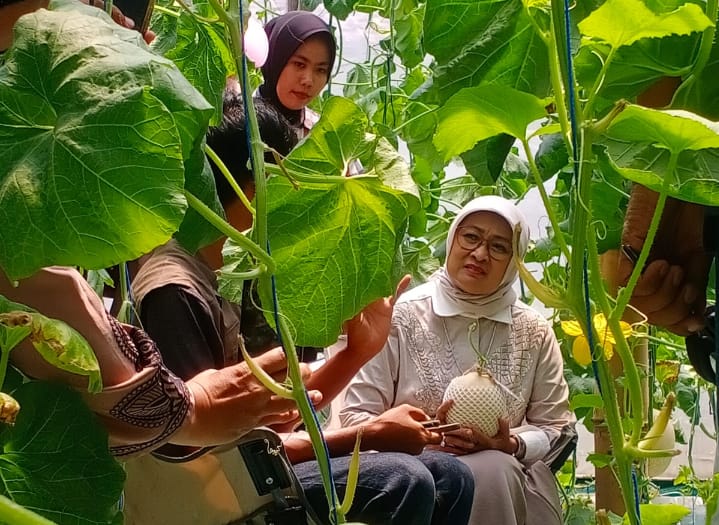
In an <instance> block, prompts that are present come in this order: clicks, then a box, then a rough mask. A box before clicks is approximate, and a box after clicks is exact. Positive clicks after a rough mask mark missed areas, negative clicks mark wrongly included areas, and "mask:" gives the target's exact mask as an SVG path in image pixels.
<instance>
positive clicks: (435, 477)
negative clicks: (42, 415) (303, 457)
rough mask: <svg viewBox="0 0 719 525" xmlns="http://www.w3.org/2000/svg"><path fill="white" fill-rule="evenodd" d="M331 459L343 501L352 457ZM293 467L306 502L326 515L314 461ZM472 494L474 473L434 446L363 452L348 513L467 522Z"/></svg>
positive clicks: (409, 523)
mask: <svg viewBox="0 0 719 525" xmlns="http://www.w3.org/2000/svg"><path fill="white" fill-rule="evenodd" d="M331 461H332V474H333V477H334V480H335V486H336V488H337V493H338V499H339V500H340V503H341V501H342V498H343V497H344V493H345V488H346V481H347V471H348V469H349V461H350V458H349V456H344V457H339V458H333V459H332V460H331ZM294 470H295V472H296V473H297V477H298V478H299V480H300V482H301V484H302V487H303V488H304V490H305V495H306V496H307V499H308V500H309V503H310V505H312V507H313V508H314V510H315V511H316V513H317V515H318V516H319V518H320V519H327V516H328V513H329V511H328V506H327V500H326V498H325V494H324V490H323V488H322V478H321V477H320V473H319V468H318V466H317V462H316V461H307V462H305V463H300V464H298V465H294ZM473 497H474V479H473V477H472V473H471V471H470V470H469V468H468V467H467V466H466V465H465V464H463V463H462V462H461V461H459V460H457V458H455V457H454V456H451V455H449V454H446V453H444V452H437V451H426V452H423V453H422V454H420V455H419V456H412V455H409V454H403V453H401V452H378V453H372V452H369V453H363V454H362V455H361V457H360V474H359V480H358V484H357V491H356V493H355V497H354V501H353V503H352V508H351V510H350V512H349V514H348V515H347V519H348V521H359V522H362V523H367V524H369V525H389V524H396V525H440V524H447V525H465V524H466V523H467V520H468V519H469V514H470V512H471V510H472V499H473ZM327 522H328V523H329V520H328V521H327Z"/></svg>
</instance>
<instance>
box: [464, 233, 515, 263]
mask: <svg viewBox="0 0 719 525" xmlns="http://www.w3.org/2000/svg"><path fill="white" fill-rule="evenodd" d="M455 239H456V240H457V244H459V246H460V248H463V249H465V250H469V251H470V252H473V251H474V250H476V249H477V248H479V247H480V246H482V245H483V244H484V245H486V246H487V250H488V251H489V256H490V257H491V258H492V259H494V260H495V261H506V260H507V259H509V258H510V257H511V256H512V245H511V244H510V243H509V242H507V240H505V239H502V238H497V237H484V236H483V235H482V234H481V233H480V232H479V231H477V230H476V229H474V228H471V227H468V226H464V227H460V228H459V229H457V235H456V236H455Z"/></svg>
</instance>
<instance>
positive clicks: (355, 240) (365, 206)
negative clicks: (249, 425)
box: [261, 176, 412, 346]
mask: <svg viewBox="0 0 719 525" xmlns="http://www.w3.org/2000/svg"><path fill="white" fill-rule="evenodd" d="M269 191H270V210H269V212H270V214H269V232H270V243H271V246H272V257H273V258H274V260H275V261H276V263H277V271H276V281H277V294H278V298H279V303H280V307H281V309H282V313H283V314H284V315H286V316H287V317H288V319H289V321H290V324H291V326H292V328H293V329H294V331H295V332H296V340H295V342H296V343H297V344H299V345H303V346H326V345H328V344H331V343H333V342H334V341H335V340H336V338H337V336H338V335H339V333H340V331H341V327H342V323H343V322H344V321H346V320H347V319H349V318H351V317H352V316H354V315H355V314H356V313H357V312H359V311H360V310H361V309H362V308H363V307H364V306H366V305H367V304H369V303H370V302H371V301H373V300H374V299H376V298H378V297H380V296H383V295H389V294H390V293H392V289H393V284H394V283H393V276H394V272H393V265H394V262H395V257H396V252H397V250H398V248H399V244H400V241H401V239H402V237H403V235H404V233H405V229H406V224H407V217H408V215H409V213H410V208H409V202H412V201H409V202H408V195H407V194H405V193H402V192H400V191H397V190H393V189H391V188H389V187H387V186H384V185H383V184H382V183H381V182H380V180H379V179H378V178H375V177H361V176H360V177H349V178H347V179H345V180H344V181H341V182H336V183H334V184H331V185H329V184H326V183H317V184H307V183H304V184H302V186H301V187H300V189H299V190H295V189H294V188H293V187H292V185H291V184H290V183H289V182H287V181H286V180H284V179H280V178H274V179H272V180H271V181H270V184H269ZM261 298H262V304H263V305H271V304H272V301H271V298H270V297H265V296H261Z"/></svg>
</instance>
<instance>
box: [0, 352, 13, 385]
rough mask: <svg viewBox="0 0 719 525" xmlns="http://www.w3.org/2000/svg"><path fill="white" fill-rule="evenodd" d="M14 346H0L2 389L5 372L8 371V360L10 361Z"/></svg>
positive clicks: (0, 379) (0, 380) (0, 381)
mask: <svg viewBox="0 0 719 525" xmlns="http://www.w3.org/2000/svg"><path fill="white" fill-rule="evenodd" d="M11 351H12V348H0V352H1V353H0V391H1V390H2V387H3V385H4V384H5V374H6V373H7V367H8V362H9V361H10V352H11Z"/></svg>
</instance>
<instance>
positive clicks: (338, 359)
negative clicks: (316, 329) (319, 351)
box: [307, 275, 410, 408]
mask: <svg viewBox="0 0 719 525" xmlns="http://www.w3.org/2000/svg"><path fill="white" fill-rule="evenodd" d="M409 282H410V276H409V275H405V276H404V277H403V278H402V280H401V281H400V282H399V284H398V285H397V289H396V290H395V293H394V295H393V296H390V297H383V298H380V299H377V300H376V301H374V302H373V303H370V304H369V305H368V306H366V307H365V308H364V309H363V310H362V311H361V312H360V313H359V314H357V315H356V316H355V317H354V318H352V319H350V320H349V321H348V322H347V323H346V325H345V330H346V332H347V347H346V348H345V349H344V350H342V351H340V352H339V353H338V354H337V355H335V356H332V358H330V359H329V360H328V361H327V362H326V363H325V364H324V365H323V366H322V367H320V368H319V369H318V370H316V371H315V372H314V373H313V374H312V377H311V379H310V381H309V382H308V384H307V388H309V389H312V390H319V391H320V392H322V395H323V401H322V403H321V404H320V408H321V407H322V406H324V405H326V404H328V403H330V402H331V401H332V399H334V398H335V397H336V396H337V394H338V393H339V392H341V391H342V389H343V388H344V387H345V386H346V385H347V383H348V382H349V381H350V380H351V379H352V377H354V375H355V374H356V373H357V372H358V371H359V370H360V369H361V368H362V367H363V366H364V365H365V364H366V363H367V362H368V361H369V360H370V359H372V358H373V357H374V356H375V355H377V353H378V352H379V351H380V350H382V348H383V347H384V345H385V343H386V341H387V336H388V334H389V331H390V326H391V323H392V311H393V309H394V305H395V302H396V301H397V298H399V296H400V295H401V294H402V292H404V291H405V290H406V289H407V287H408V286H409Z"/></svg>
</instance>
